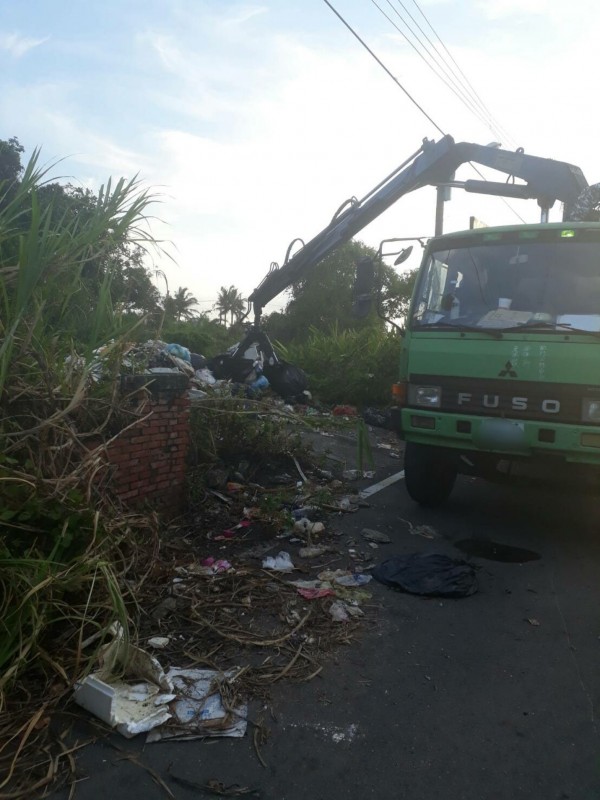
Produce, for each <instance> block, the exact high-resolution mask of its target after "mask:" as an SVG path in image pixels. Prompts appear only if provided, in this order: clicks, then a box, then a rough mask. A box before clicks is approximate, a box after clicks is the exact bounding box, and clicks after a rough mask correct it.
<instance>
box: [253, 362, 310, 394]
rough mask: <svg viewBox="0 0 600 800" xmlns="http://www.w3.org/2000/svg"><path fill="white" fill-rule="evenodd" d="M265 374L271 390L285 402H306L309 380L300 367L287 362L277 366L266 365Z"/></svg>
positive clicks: (279, 363) (278, 363)
mask: <svg viewBox="0 0 600 800" xmlns="http://www.w3.org/2000/svg"><path fill="white" fill-rule="evenodd" d="M263 372H264V374H265V377H266V378H267V380H268V381H269V384H270V386H271V389H273V391H274V392H277V394H278V395H280V396H281V397H283V399H284V400H287V401H288V402H292V403H293V402H294V401H296V402H298V401H302V400H306V396H305V395H304V392H305V391H306V389H307V388H308V378H307V377H306V373H305V372H304V370H302V369H300V367H297V366H295V364H289V363H288V362H287V361H278V362H277V363H276V364H265V365H264V367H263Z"/></svg>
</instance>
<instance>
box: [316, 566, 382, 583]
mask: <svg viewBox="0 0 600 800" xmlns="http://www.w3.org/2000/svg"><path fill="white" fill-rule="evenodd" d="M318 577H319V580H320V581H329V582H333V583H337V584H339V585H340V586H346V587H357V586H366V585H367V583H369V582H370V581H371V575H363V574H359V573H355V572H348V570H344V569H336V570H331V569H326V570H324V571H323V572H319V575H318Z"/></svg>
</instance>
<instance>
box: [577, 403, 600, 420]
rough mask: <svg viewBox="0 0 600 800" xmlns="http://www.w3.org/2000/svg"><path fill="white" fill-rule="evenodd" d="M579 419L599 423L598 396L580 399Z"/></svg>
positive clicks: (599, 406)
mask: <svg viewBox="0 0 600 800" xmlns="http://www.w3.org/2000/svg"><path fill="white" fill-rule="evenodd" d="M581 419H582V420H583V421H584V422H597V423H598V424H599V425H600V397H584V398H583V400H582V401H581Z"/></svg>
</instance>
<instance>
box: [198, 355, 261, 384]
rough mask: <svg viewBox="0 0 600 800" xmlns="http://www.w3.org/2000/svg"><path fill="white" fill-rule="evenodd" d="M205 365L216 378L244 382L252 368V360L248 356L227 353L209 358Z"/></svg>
mask: <svg viewBox="0 0 600 800" xmlns="http://www.w3.org/2000/svg"><path fill="white" fill-rule="evenodd" d="M206 366H207V367H208V369H209V370H210V371H211V372H212V374H213V375H214V376H215V378H216V379H217V380H228V381H236V382H238V383H244V381H245V380H246V378H247V377H248V376H249V375H250V373H251V372H252V370H253V369H254V362H253V361H251V360H250V359H249V358H241V357H239V356H231V355H230V354H229V353H221V355H218V356H215V357H214V358H210V359H209V360H208V361H207V364H206Z"/></svg>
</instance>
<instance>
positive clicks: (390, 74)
mask: <svg viewBox="0 0 600 800" xmlns="http://www.w3.org/2000/svg"><path fill="white" fill-rule="evenodd" d="M323 2H324V3H325V4H326V5H328V6H329V8H330V9H331V10H332V11H333V13H334V14H335V15H336V17H338V19H339V20H340V22H342V23H343V24H344V25H345V26H346V28H348V30H349V31H350V33H351V34H352V35H353V36H354V37H355V38H356V39H358V41H359V42H360V43H361V44H362V46H363V47H364V48H365V50H366V51H367V52H368V53H369V54H370V55H371V56H372V57H373V58H374V59H375V61H377V63H378V64H379V66H380V67H381V68H382V69H384V70H385V72H387V74H388V75H389V76H390V78H391V79H392V80H393V81H394V83H395V84H396V85H397V86H399V87H400V89H402V91H403V92H404V94H405V95H406V96H407V97H408V99H409V100H410V101H411V103H413V104H414V105H415V106H416V107H417V108H418V109H419V111H420V112H421V114H423V116H425V117H426V118H427V119H428V120H429V122H431V124H432V125H433V127H434V128H435V129H436V130H437V131H439V133H441V134H442V136H445V135H446V134H445V133H444V131H443V130H442V129H441V128H440V126H439V125H438V124H437V122H435V121H434V120H433V119H432V118H431V117H430V116H429V114H428V113H427V112H426V111H425V109H424V108H423V106H421V105H420V104H419V103H418V102H417V101H416V100H415V98H414V97H413V96H412V95H411V93H410V92H409V91H408V89H405V88H404V86H403V85H402V84H401V83H400V81H399V80H398V78H396V76H395V75H394V74H393V73H392V72H390V70H389V69H388V68H387V67H386V66H385V64H384V63H383V61H382V60H381V59H380V58H378V56H376V55H375V53H374V52H373V51H372V50H371V48H370V47H369V45H368V44H367V43H366V42H365V41H364V40H363V39H361V37H360V36H359V35H358V33H356V31H355V30H354V28H353V27H352V26H351V25H350V24H349V23H348V22H346V20H345V19H344V18H343V17H342V15H341V14H340V13H339V12H338V11H337V10H336V9H335V8H334V7H333V6H332V5H331V3H330V2H329V0H323Z"/></svg>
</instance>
